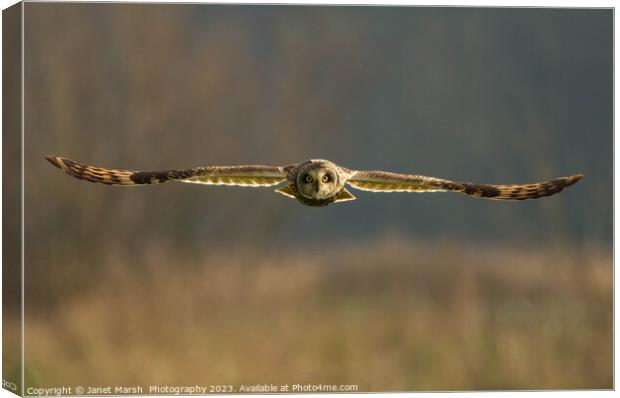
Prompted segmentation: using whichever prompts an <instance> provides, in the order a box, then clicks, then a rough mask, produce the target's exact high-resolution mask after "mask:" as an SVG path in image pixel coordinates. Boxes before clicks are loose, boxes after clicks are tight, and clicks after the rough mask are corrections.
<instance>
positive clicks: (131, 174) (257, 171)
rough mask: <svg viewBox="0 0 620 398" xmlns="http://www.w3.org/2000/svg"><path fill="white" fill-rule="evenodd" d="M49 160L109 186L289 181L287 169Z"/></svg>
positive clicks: (252, 183)
mask: <svg viewBox="0 0 620 398" xmlns="http://www.w3.org/2000/svg"><path fill="white" fill-rule="evenodd" d="M46 159H47V160H49V161H50V162H51V163H52V164H53V165H54V166H56V167H58V168H60V169H61V170H63V171H64V172H65V173H67V174H69V175H70V176H72V177H75V178H79V179H81V180H86V181H90V182H100V183H103V184H108V185H142V184H159V183H162V182H166V181H179V182H187V183H192V184H207V185H239V186H249V187H263V186H270V185H276V184H278V183H280V182H281V181H284V180H286V171H285V169H284V168H283V167H274V166H208V167H195V168H192V169H184V170H163V171H132V170H117V169H106V168H102V167H95V166H89V165H84V164H80V163H78V162H75V161H73V160H71V159H67V158H63V157H58V156H47V157H46Z"/></svg>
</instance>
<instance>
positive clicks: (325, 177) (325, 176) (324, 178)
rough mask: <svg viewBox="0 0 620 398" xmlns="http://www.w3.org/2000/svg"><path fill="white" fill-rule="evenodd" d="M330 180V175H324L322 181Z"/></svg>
mask: <svg viewBox="0 0 620 398" xmlns="http://www.w3.org/2000/svg"><path fill="white" fill-rule="evenodd" d="M329 180H330V178H329V175H328V174H325V175H323V177H321V181H323V182H328V181H329Z"/></svg>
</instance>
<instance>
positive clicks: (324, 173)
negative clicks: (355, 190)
mask: <svg viewBox="0 0 620 398" xmlns="http://www.w3.org/2000/svg"><path fill="white" fill-rule="evenodd" d="M296 182H297V191H298V193H299V194H300V195H301V196H303V197H305V198H307V199H310V200H316V201H322V200H325V199H329V198H332V197H334V196H335V195H336V194H337V193H338V191H340V189H342V187H343V185H344V182H341V181H340V175H339V173H338V168H337V166H336V165H335V164H333V163H332V162H329V161H326V160H321V161H310V162H308V163H307V164H305V165H302V166H301V167H300V169H299V172H298V174H297V181H296Z"/></svg>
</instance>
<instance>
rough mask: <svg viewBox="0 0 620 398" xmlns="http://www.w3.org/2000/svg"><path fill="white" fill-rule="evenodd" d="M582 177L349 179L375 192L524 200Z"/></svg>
mask: <svg viewBox="0 0 620 398" xmlns="http://www.w3.org/2000/svg"><path fill="white" fill-rule="evenodd" d="M581 177H583V175H582V174H577V175H573V176H569V177H561V178H557V179H555V180H551V181H547V182H537V183H532V184H516V185H490V184H474V183H470V182H455V181H449V180H443V179H441V178H433V177H425V176H417V175H408V174H398V173H390V172H386V171H355V172H353V176H352V177H351V178H349V179H348V180H347V184H349V185H351V186H352V187H354V188H357V189H361V190H364V191H373V192H436V191H452V192H460V193H464V194H467V195H472V196H477V197H480V198H487V199H498V200H524V199H535V198H540V197H543V196H550V195H553V194H556V193H558V192H560V191H561V190H563V189H564V188H566V187H568V186H570V185H573V184H574V183H576V182H577V181H579V180H580V179H581Z"/></svg>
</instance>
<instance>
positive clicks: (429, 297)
mask: <svg viewBox="0 0 620 398" xmlns="http://www.w3.org/2000/svg"><path fill="white" fill-rule="evenodd" d="M172 254H173V253H172V252H171V251H168V250H166V248H164V247H155V246H154V247H150V248H145V249H144V252H142V253H138V254H137V255H138V256H139V258H141V259H142V260H141V261H140V263H139V264H136V262H135V260H133V259H130V258H122V257H119V256H117V255H112V254H110V255H109V258H106V259H105V261H104V262H105V264H107V266H106V267H105V271H103V272H100V273H98V274H96V278H93V279H92V280H90V281H87V282H84V281H82V282H81V283H86V286H84V288H83V289H81V290H79V293H76V294H74V295H72V296H67V297H66V298H64V299H63V300H61V301H60V302H59V303H56V304H55V305H54V306H52V308H50V309H49V311H40V312H34V311H33V312H30V313H29V314H28V316H27V319H26V346H25V355H26V361H27V364H26V386H37V387H41V386H43V387H45V386H55V385H85V386H88V385H90V386H100V385H113V386H114V385H136V384H140V385H142V386H148V385H149V384H168V385H195V384H198V385H210V384H229V383H230V384H233V385H235V386H237V385H239V384H254V383H274V384H285V383H288V384H292V383H315V384H323V383H329V384H332V383H335V384H357V385H359V390H360V391H397V390H469V389H568V388H611V387H612V257H611V250H609V249H604V248H600V247H597V246H591V247H579V248H572V249H571V248H568V247H561V246H558V247H555V248H548V249H544V250H543V249H536V248H522V247H521V248H517V247H507V246H502V247H495V246H494V247H485V246H479V245H474V246H472V245H466V244H456V243H449V242H443V243H424V242H411V241H407V240H405V239H399V238H389V239H388V238H386V239H383V240H380V241H377V242H366V243H365V244H362V245H350V246H346V247H343V248H340V249H337V248H334V247H322V246H321V245H309V246H308V247H296V248H291V247H287V248H281V249H278V248H272V249H269V250H260V249H258V248H254V247H251V246H250V247H243V248H239V247H231V248H230V249H229V250H221V251H216V252H213V251H211V250H205V252H204V253H200V254H196V253H186V254H185V255H183V256H179V255H178V253H174V254H175V256H174V257H173V256H172ZM71 283H73V282H72V281H71V278H68V279H67V284H68V285H69V284H71Z"/></svg>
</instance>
